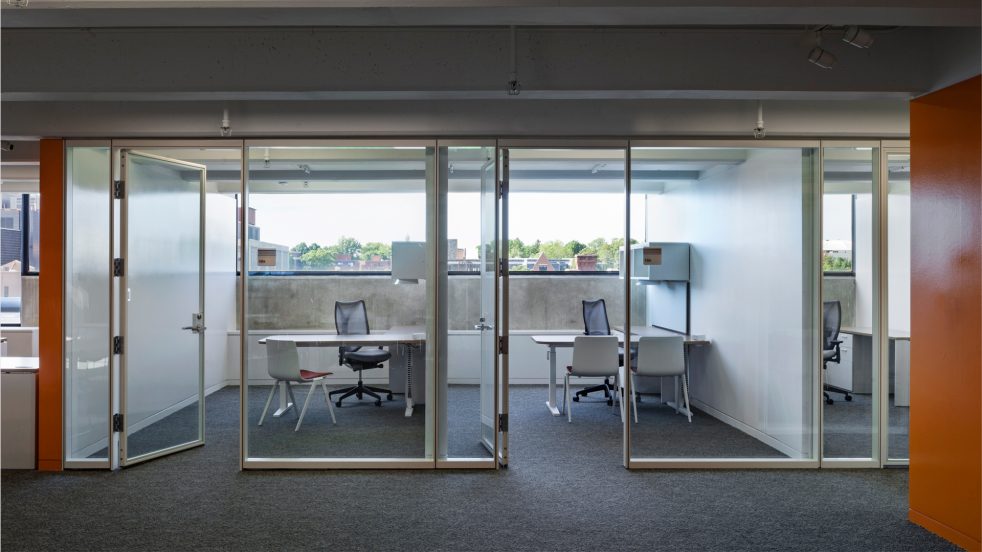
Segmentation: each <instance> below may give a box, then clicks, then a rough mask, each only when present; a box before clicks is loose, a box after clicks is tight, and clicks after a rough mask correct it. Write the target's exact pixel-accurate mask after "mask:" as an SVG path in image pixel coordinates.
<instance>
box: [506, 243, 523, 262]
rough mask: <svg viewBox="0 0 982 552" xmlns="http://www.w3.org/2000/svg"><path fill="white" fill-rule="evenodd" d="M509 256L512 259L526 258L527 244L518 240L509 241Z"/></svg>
mask: <svg viewBox="0 0 982 552" xmlns="http://www.w3.org/2000/svg"><path fill="white" fill-rule="evenodd" d="M508 256H509V257H511V258H512V259H517V258H521V257H525V256H526V255H525V244H524V243H522V240H520V239H518V238H512V239H510V240H508Z"/></svg>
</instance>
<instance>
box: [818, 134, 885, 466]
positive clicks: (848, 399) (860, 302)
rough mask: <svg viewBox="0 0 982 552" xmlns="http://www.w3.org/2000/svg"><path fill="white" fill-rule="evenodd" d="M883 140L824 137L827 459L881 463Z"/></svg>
mask: <svg viewBox="0 0 982 552" xmlns="http://www.w3.org/2000/svg"><path fill="white" fill-rule="evenodd" d="M879 152H880V149H879V142H828V141H827V142H823V160H822V166H823V195H822V274H823V277H822V305H823V322H824V323H823V332H822V336H823V345H822V349H823V351H822V364H823V370H822V375H823V390H822V393H823V407H822V422H823V423H822V427H823V432H822V438H823V442H822V459H823V463H824V465H826V466H832V465H838V466H842V467H849V466H867V465H878V464H879V462H878V461H877V460H875V459H876V458H878V450H879V419H880V413H879V409H880V392H879V384H880V369H879V366H880V355H879V349H878V348H877V347H876V346H875V345H874V343H875V341H874V336H876V335H879V331H880V328H879V318H878V317H877V316H875V313H878V312H879V298H878V288H879V286H878V282H879V271H880V267H879V266H878V264H877V263H876V259H878V258H879V252H880V246H879V241H878V240H879V227H878V226H877V225H876V224H875V223H874V221H875V220H877V219H876V216H877V212H878V208H877V205H876V201H877V198H878V197H879V193H878V191H877V183H878V182H879V179H878V178H877V174H878V173H879Z"/></svg>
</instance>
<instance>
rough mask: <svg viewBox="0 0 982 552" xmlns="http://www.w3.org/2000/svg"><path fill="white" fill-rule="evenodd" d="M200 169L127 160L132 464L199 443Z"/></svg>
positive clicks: (126, 379)
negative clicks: (195, 329) (195, 319)
mask: <svg viewBox="0 0 982 552" xmlns="http://www.w3.org/2000/svg"><path fill="white" fill-rule="evenodd" d="M203 172H204V171H203V169H199V168H195V167H194V166H193V165H188V164H180V163H178V162H170V161H166V160H161V159H156V158H152V157H143V156H141V155H139V154H136V153H132V152H130V153H127V154H125V158H124V175H125V179H126V199H125V202H126V207H125V211H124V217H125V218H124V220H125V222H124V225H125V232H124V235H125V246H124V249H125V253H124V257H125V259H126V267H125V278H124V280H123V286H124V289H123V291H122V298H121V301H122V302H123V305H124V310H125V313H124V318H123V322H124V325H125V330H124V332H123V335H124V338H125V342H124V347H125V353H124V374H123V385H124V395H123V401H124V402H123V410H124V412H125V426H126V450H125V456H126V458H128V459H133V458H135V457H138V456H141V455H145V454H149V453H153V452H156V451H159V450H163V449H167V448H170V447H175V446H178V445H182V444H186V443H191V442H195V441H198V440H200V439H201V438H202V427H201V423H200V422H201V408H200V407H201V393H202V378H201V375H202V366H201V362H200V354H201V350H202V349H201V347H202V338H201V334H200V333H197V332H193V331H191V330H189V329H185V328H187V327H188V326H192V325H193V320H192V316H193V315H194V314H195V313H201V312H202V305H201V300H200V286H201V254H200V253H201V203H200V202H201V182H202V179H203V178H202V175H203Z"/></svg>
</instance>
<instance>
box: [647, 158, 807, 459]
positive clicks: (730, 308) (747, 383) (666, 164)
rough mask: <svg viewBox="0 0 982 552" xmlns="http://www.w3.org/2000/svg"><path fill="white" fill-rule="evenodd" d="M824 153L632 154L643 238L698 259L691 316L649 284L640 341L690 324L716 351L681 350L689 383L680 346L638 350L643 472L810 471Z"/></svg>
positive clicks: (693, 265)
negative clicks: (702, 464) (771, 463)
mask: <svg viewBox="0 0 982 552" xmlns="http://www.w3.org/2000/svg"><path fill="white" fill-rule="evenodd" d="M816 153H817V152H816V151H815V150H813V149H799V148H719V149H717V148H635V149H632V155H631V171H632V180H631V192H632V196H634V197H632V200H633V201H632V214H631V222H632V226H633V225H634V224H642V223H643V228H644V234H642V235H639V236H638V238H639V239H640V240H643V241H645V242H668V243H687V244H690V246H691V250H690V259H689V262H690V281H689V282H688V286H689V289H688V301H687V302H685V301H665V300H663V299H664V297H665V296H666V295H667V294H668V291H667V288H668V286H670V285H677V284H675V283H667V282H660V281H648V282H644V283H643V284H644V285H643V286H642V287H646V288H648V289H647V290H646V291H645V296H646V297H645V299H646V301H647V303H648V304H647V305H645V306H646V307H647V308H646V309H645V311H644V312H645V313H646V315H647V320H646V321H645V324H644V327H645V331H646V332H648V333H657V332H655V331H654V330H657V328H651V326H653V325H654V326H660V323H659V321H663V320H666V319H670V318H677V319H682V318H687V319H688V320H689V326H690V329H689V332H690V334H692V335H693V336H694V337H700V338H703V339H705V340H708V344H707V343H704V342H702V343H700V339H692V338H690V339H689V340H688V345H684V346H682V345H680V347H684V352H686V353H687V356H686V357H684V359H683V362H682V363H681V364H683V365H684V364H685V362H687V368H685V369H684V370H683V369H681V368H679V364H680V363H679V362H677V361H676V360H674V359H677V358H678V350H677V349H676V348H674V346H673V349H667V350H665V351H659V350H655V349H653V348H652V349H645V350H647V351H648V353H647V356H646V354H645V352H644V351H645V350H639V354H638V358H637V361H636V362H637V365H638V366H637V370H638V375H637V376H636V377H635V380H636V383H637V390H638V391H640V392H641V397H640V402H638V404H637V422H634V420H633V419H632V425H631V454H632V456H633V457H634V458H701V459H717V458H727V459H731V458H732V459H761V458H766V459H795V460H800V459H814V458H815V454H816V451H815V449H816V447H815V446H814V445H815V430H816V428H817V423H816V421H815V419H814V416H813V412H814V410H813V408H814V404H815V403H814V401H815V397H816V392H817V390H816V389H815V385H814V383H813V382H814V376H815V373H814V370H813V367H814V366H815V359H816V356H815V355H816V354H817V351H815V350H814V346H813V336H814V335H815V333H814V332H815V331H816V330H818V328H816V327H815V325H814V322H813V321H814V320H815V316H814V315H815V312H814V311H813V309H812V304H813V296H814V295H813V293H814V291H815V290H814V287H813V282H814V277H813V275H814V274H816V273H817V272H816V269H817V268H818V267H817V266H816V265H815V264H814V261H813V260H811V259H813V258H814V257H813V256H812V255H811V254H810V252H809V251H810V249H811V248H812V247H813V246H814V245H815V242H814V241H813V240H814V239H815V236H814V232H813V230H812V228H813V224H814V218H813V216H812V213H813V212H814V208H815V205H814V199H813V198H814V185H815V182H814V178H813V176H812V175H813V174H814V169H815V162H816V161H815V160H816ZM632 232H633V228H632ZM632 237H633V234H632ZM654 262H657V261H654ZM635 289H636V287H635ZM666 309H673V310H674V311H675V312H672V313H667V312H665V310H666ZM686 311H688V312H686ZM668 333H670V332H668ZM653 337H658V336H657V335H655V336H653ZM675 339H676V340H677V339H678V338H677V337H676V338H675ZM642 372H647V373H648V374H649V375H647V376H642V375H641V374H642ZM666 372H671V373H672V374H678V375H671V376H670V377H661V376H659V375H657V374H663V373H666ZM686 396H687V397H688V400H686ZM686 402H688V405H689V408H688V409H686V408H685V406H686V404H685V403H686ZM675 405H677V406H679V409H678V410H676V408H675ZM687 410H688V411H691V414H692V416H691V421H690V419H689V417H688V415H687V414H688V412H687ZM632 418H633V415H632Z"/></svg>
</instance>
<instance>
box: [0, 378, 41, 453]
mask: <svg viewBox="0 0 982 552" xmlns="http://www.w3.org/2000/svg"><path fill="white" fill-rule="evenodd" d="M36 379H37V373H36V372H33V371H30V372H15V371H11V372H7V371H5V372H3V374H2V375H0V419H2V427H0V467H2V468H3V469H5V470H7V469H20V470H33V469H34V428H35V409H34V397H35V386H36V383H35V381H36Z"/></svg>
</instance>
